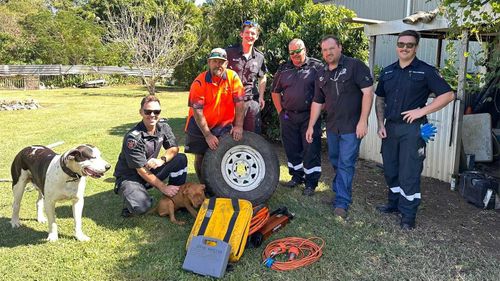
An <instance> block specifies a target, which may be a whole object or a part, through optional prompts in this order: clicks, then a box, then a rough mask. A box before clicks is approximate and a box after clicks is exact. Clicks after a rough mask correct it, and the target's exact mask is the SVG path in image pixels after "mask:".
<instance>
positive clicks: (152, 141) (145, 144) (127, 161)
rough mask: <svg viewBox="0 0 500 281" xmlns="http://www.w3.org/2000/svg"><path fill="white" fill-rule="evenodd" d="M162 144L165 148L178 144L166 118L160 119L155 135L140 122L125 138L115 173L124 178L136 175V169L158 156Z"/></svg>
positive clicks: (117, 176)
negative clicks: (150, 133) (149, 132)
mask: <svg viewBox="0 0 500 281" xmlns="http://www.w3.org/2000/svg"><path fill="white" fill-rule="evenodd" d="M162 146H163V148H165V149H168V148H170V147H176V146H177V142H176V140H175V136H174V133H173V132H172V129H171V128H170V126H169V125H168V124H167V122H166V120H165V119H160V120H159V121H158V123H157V124H156V133H155V134H154V135H149V134H148V133H147V129H146V126H145V125H144V123H143V122H142V121H141V122H139V123H138V124H137V125H136V126H135V127H134V128H132V129H131V130H130V131H128V132H127V134H126V135H125V137H124V138H123V144H122V151H121V152H120V155H119V156H118V162H117V163H116V167H115V173H114V174H113V175H114V176H115V177H116V178H120V177H121V178H122V179H127V178H131V177H136V176H137V171H136V169H137V168H141V167H144V166H145V165H146V163H147V161H148V160H149V159H151V158H158V154H159V153H160V150H161V147H162Z"/></svg>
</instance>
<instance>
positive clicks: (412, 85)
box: [375, 57, 451, 122]
mask: <svg viewBox="0 0 500 281" xmlns="http://www.w3.org/2000/svg"><path fill="white" fill-rule="evenodd" d="M450 91H451V87H450V85H448V83H446V81H445V80H444V79H443V78H442V77H441V75H439V72H438V70H437V69H436V68H435V67H434V66H431V65H429V64H427V63H425V62H423V61H421V60H419V59H417V58H416V57H415V59H413V61H412V62H411V63H410V64H409V65H408V66H406V67H405V68H401V67H400V66H399V61H396V62H395V63H393V64H391V65H389V66H387V67H386V68H384V69H383V70H382V72H381V73H380V77H379V82H378V86H377V90H376V91H375V94H376V95H377V96H379V97H383V98H384V101H385V113H384V117H385V118H386V119H387V120H390V121H395V122H403V116H402V115H401V112H405V111H407V110H412V109H417V108H419V107H420V108H422V107H424V106H425V104H426V102H427V99H428V98H429V94H430V93H434V94H436V96H439V95H442V94H444V93H447V92H450Z"/></svg>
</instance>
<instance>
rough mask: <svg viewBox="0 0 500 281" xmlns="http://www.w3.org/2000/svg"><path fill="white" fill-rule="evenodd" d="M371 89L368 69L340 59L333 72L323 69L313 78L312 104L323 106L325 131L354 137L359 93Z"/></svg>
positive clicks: (360, 94)
mask: <svg viewBox="0 0 500 281" xmlns="http://www.w3.org/2000/svg"><path fill="white" fill-rule="evenodd" d="M372 85H373V79H372V77H371V75H370V69H369V68H368V67H367V66H366V65H365V64H364V63H363V62H362V61H360V60H358V59H355V58H351V57H347V56H345V55H342V56H341V57H340V60H339V63H338V66H337V68H335V69H333V70H329V69H328V65H326V66H325V67H323V68H322V69H321V71H320V72H319V73H318V75H317V77H316V89H315V94H314V102H316V103H321V104H323V103H324V104H325V110H326V112H327V117H326V129H327V130H328V131H330V132H334V133H337V134H351V133H355V132H356V126H357V124H358V122H359V118H360V116H361V102H362V100H363V92H362V91H361V89H364V88H367V87H370V86H372Z"/></svg>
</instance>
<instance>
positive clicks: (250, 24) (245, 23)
mask: <svg viewBox="0 0 500 281" xmlns="http://www.w3.org/2000/svg"><path fill="white" fill-rule="evenodd" d="M242 26H252V27H259V24H258V23H257V22H254V21H251V20H246V21H244V22H243V24H242Z"/></svg>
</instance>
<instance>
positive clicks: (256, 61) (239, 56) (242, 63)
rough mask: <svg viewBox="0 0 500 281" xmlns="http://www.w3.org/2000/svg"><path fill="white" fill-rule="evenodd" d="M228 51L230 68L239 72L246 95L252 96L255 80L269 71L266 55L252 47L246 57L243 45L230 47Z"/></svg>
mask: <svg viewBox="0 0 500 281" xmlns="http://www.w3.org/2000/svg"><path fill="white" fill-rule="evenodd" d="M226 53H227V61H228V65H227V66H228V68H229V69H232V70H234V71H236V73H238V76H239V77H240V79H241V82H242V83H243V87H245V97H247V98H248V97H250V98H252V97H253V93H252V89H253V88H254V84H255V81H257V79H259V78H261V77H264V75H265V74H266V72H267V67H266V63H265V61H264V55H263V54H262V53H261V52H259V51H258V50H257V49H255V48H252V52H251V53H250V56H249V57H248V58H246V57H245V56H244V55H243V47H242V46H241V45H235V46H230V47H228V48H227V49H226ZM257 96H258V94H257Z"/></svg>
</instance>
